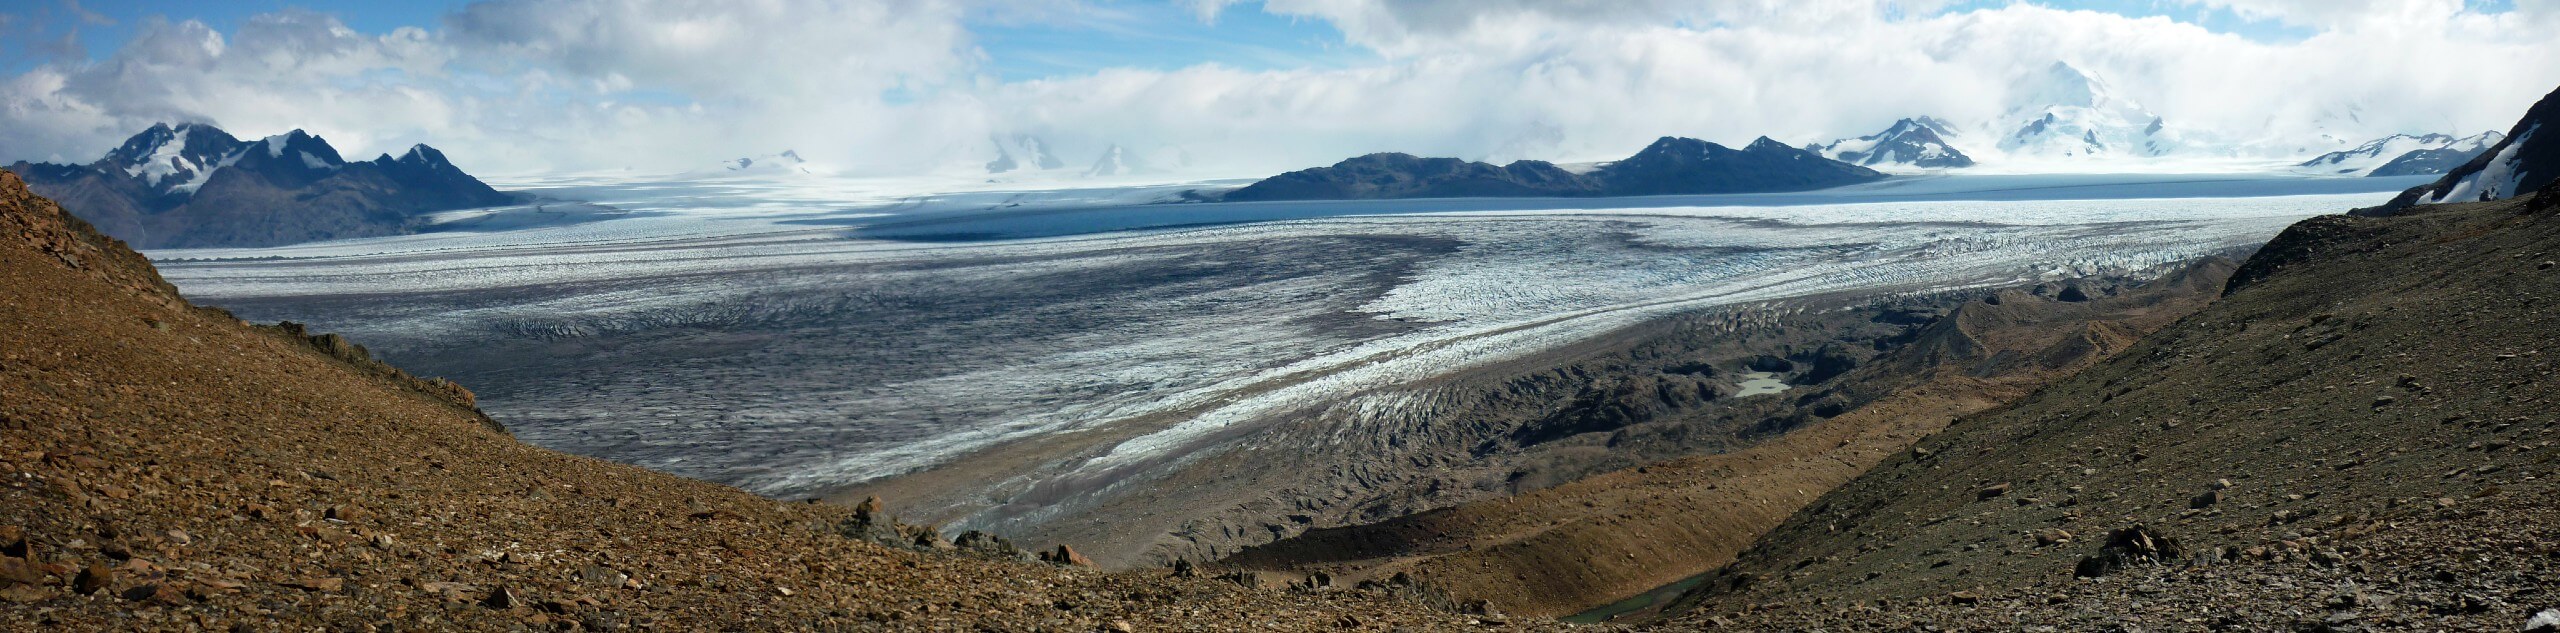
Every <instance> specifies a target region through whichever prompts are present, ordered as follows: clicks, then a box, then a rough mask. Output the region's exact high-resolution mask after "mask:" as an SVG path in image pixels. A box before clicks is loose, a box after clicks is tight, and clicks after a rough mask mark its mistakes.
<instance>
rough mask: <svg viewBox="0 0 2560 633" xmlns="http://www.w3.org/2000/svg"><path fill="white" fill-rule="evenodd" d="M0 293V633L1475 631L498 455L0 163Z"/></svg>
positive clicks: (475, 434) (467, 419)
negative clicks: (178, 274) (208, 290)
mask: <svg viewBox="0 0 2560 633" xmlns="http://www.w3.org/2000/svg"><path fill="white" fill-rule="evenodd" d="M0 288H6V289H7V292H0V331H7V332H9V333H10V334H9V335H8V336H5V337H0V474H6V475H7V477H6V479H7V484H6V486H5V487H0V600H5V601H7V602H9V603H10V605H9V607H8V608H5V609H0V630H13V631H36V630H42V631H135V630H206V629H213V630H377V629H378V628H379V627H381V626H383V625H384V623H396V624H394V626H397V627H399V628H403V629H426V630H510V629H516V630H521V629H525V628H548V629H555V630H614V629H622V628H631V629H651V628H658V629H673V630H710V629H718V630H962V629H984V630H1052V631H1092V630H1117V631H1130V630H1141V631H1144V630H1174V629H1181V630H1236V629H1242V628H1270V629H1281V630H1317V629H1334V628H1337V627H1339V628H1396V627H1410V628H1417V629H1456V628H1469V629H1474V628H1481V627H1484V626H1487V625H1489V624H1493V623H1496V622H1499V621H1500V620H1499V618H1492V617H1486V616H1472V617H1471V616H1459V615H1454V614H1450V613H1447V612H1443V611H1436V610H1431V609H1428V608H1425V607H1423V606H1418V605H1417V604H1416V603H1414V602H1411V601H1409V600H1406V599H1403V598H1399V597H1397V596H1399V595H1404V594H1408V593H1410V590H1409V589H1404V588H1397V587H1372V588H1348V587H1329V588H1313V589H1308V590H1301V591H1295V592H1285V593H1284V592H1268V591H1257V590H1252V589H1247V588H1244V587H1242V586H1240V585H1239V584H1238V583H1236V582H1233V581H1232V580H1221V579H1215V578H1211V577H1209V576H1212V575H1213V574H1212V573H1210V572H1207V570H1195V571H1194V573H1192V574H1190V575H1189V577H1182V576H1180V575H1177V574H1173V573H1170V572H1167V571H1163V570H1147V571H1139V572H1131V573H1126V574H1101V573H1096V572H1092V571H1090V570H1085V569H1080V568H1076V567H1073V566H1072V564H1073V563H1074V562H1076V561H1079V560H1081V558H1082V557H1081V556H1078V555H1074V554H1073V553H1072V552H1059V553H1060V554H1062V555H1060V556H1055V557H1052V558H1054V559H1056V560H1060V561H1064V562H1067V563H1069V566H1060V565H1057V564H1052V563H1048V562H1038V561H1026V560H1021V559H1020V556H1019V554H1018V551H1008V550H1007V549H1006V548H1004V547H1002V546H999V545H997V544H995V543H994V541H992V540H990V539H985V538H976V539H974V540H969V541H968V542H966V543H962V544H957V545H955V544H950V543H942V542H939V541H935V540H933V539H930V538H926V539H924V543H923V545H921V546H916V545H911V543H914V542H915V541H914V540H913V539H915V538H916V537H918V536H923V535H925V532H922V531H919V530H917V529H915V528H912V527H905V526H899V525H897V524H896V523H895V522H894V521H893V520H889V519H887V518H885V517H884V516H882V514H881V513H879V512H876V511H872V510H869V509H857V508H847V507H843V506H834V505H821V504H792V503H781V502H776V501H772V500H767V499H763V498H760V497H756V496H754V495H751V494H748V493H746V492H744V491H740V490H736V489H732V488H726V487H722V486H716V485H712V484H706V483H702V482H697V481H690V480H685V479H680V478H676V477H672V476H668V475H663V474H659V473H653V472H649V471H646V470H642V469H638V468H634V467H629V466H623V465H617V464H612V463H607V462H603V461H599V460H594V459H588V458H582V457H574V456H570V455H564V454H560V453H555V452H551V451H547V450H542V449H538V448H534V447H531V446H528V445H524V444H520V443H517V442H516V441H515V440H514V439H512V438H510V437H508V436H507V435H506V434H505V432H504V431H502V430H500V429H499V428H498V427H497V426H496V425H495V424H492V423H491V422H490V421H489V420H488V419H487V418H486V417H484V416H482V415H480V414H479V413H478V412H477V411H475V410H474V409H473V408H472V400H471V397H470V395H469V392H467V391H464V390H463V389H461V388H460V387H457V386H454V385H452V384H450V383H444V382H441V381H433V380H418V379H414V378H411V377H409V376H406V375H404V374H402V373H400V372H398V371H397V370H393V369H391V368H389V367H387V366H384V365H382V364H380V363H377V362H373V361H371V360H369V359H367V357H366V354H365V353H364V351H363V349H362V348H361V347H357V346H355V345H352V344H349V343H347V342H346V341H345V340H344V339H341V338H337V337H334V336H311V335H309V334H307V333H304V332H301V331H300V330H299V328H296V327H290V326H287V327H255V326H250V325H248V324H245V323H242V322H240V321H238V320H236V319H233V318H231V317H230V316H229V315H227V314H225V313H223V312H221V311H219V310H215V309H209V308H199V307H194V306H191V305H189V304H188V303H187V302H186V301H185V300H183V299H181V298H179V296H178V295H177V293H176V292H175V291H174V289H172V288H171V287H170V286H169V285H168V284H166V283H164V282H162V281H161V280H160V278H159V276H158V275H157V274H156V273H155V272H153V271H152V269H151V267H150V265H149V263H148V262H146V261H145V260H143V259H142V258H141V257H140V256H139V255H136V254H135V253H134V252H133V251H131V250H128V249H126V248H125V247H124V246H123V245H122V244H121V243H118V242H115V241H113V240H110V239H107V238H105V237H103V236H101V235H99V234H98V233H97V232H95V231H94V230H93V229H91V228H89V227H88V226H87V225H86V224H85V223H82V222H80V221H79V220H76V219H73V218H72V217H71V216H69V215H68V214H65V213H63V212H62V211H61V210H60V209H59V208H58V207H56V206H55V205H53V204H51V203H50V202H48V201H45V200H43V199H41V198H38V197H36V196H34V195H32V194H31V193H29V192H28V191H27V189H26V188H25V187H24V186H23V185H22V183H21V182H20V181H19V180H18V178H17V177H16V176H14V175H8V174H0ZM879 541H887V542H891V543H895V544H897V545H898V546H896V547H891V546H884V545H881V544H880V543H879ZM1042 545H1044V546H1046V545H1047V544H1042ZM955 548H956V549H957V550H958V551H931V550H954V549H955ZM961 552H983V554H968V553H961ZM1532 624H1534V623H1532ZM1519 626H1521V625H1517V624H1512V625H1502V626H1497V627H1495V628H1518V627H1519Z"/></svg>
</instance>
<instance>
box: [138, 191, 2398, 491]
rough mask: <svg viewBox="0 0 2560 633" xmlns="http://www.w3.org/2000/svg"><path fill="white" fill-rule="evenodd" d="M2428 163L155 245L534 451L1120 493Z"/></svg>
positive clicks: (2160, 261) (976, 196)
mask: <svg viewBox="0 0 2560 633" xmlns="http://www.w3.org/2000/svg"><path fill="white" fill-rule="evenodd" d="M2417 180H2423V178H2421V179H2417ZM2414 182H2416V181H2415V180H2404V179H2352V180H2351V179H2335V178H2330V179H2303V178H2288V177H2264V178H2235V177H2184V176H2144V177H2120V178H2106V177H2085V176H2081V177H2049V178H2038V177H2021V176H2004V177H1943V178H1934V179H1932V178H1920V179H1896V180H1891V181H1887V182H1885V183H1879V184H1878V185H1873V186H1868V187H1866V188H1852V189H1853V190H1833V191H1827V192H1811V193H1805V194H1787V195H1774V196H1689V197H1665V198H1630V199H1601V200H1593V199H1580V200H1518V199H1505V200H1416V201H1386V202H1361V203H1305V204H1144V203H1147V202H1151V201H1156V200H1169V199H1173V198H1174V197H1176V196H1177V195H1178V194H1179V192H1180V190H1181V189H1183V188H1189V187H1199V186H1203V185H1200V184H1196V183H1195V184H1192V185H1176V186H1138V187H1115V188H1109V189H1099V190H1044V191H1035V190H1023V191H996V190H985V191H976V192H965V193H961V194H952V195H940V196H912V195H898V194H896V193H895V192H894V191H889V190H888V189H884V188H879V187H872V186H869V185H861V184H846V183H844V182H840V181H832V180H829V181H809V182H797V181H794V182H775V181H758V180H737V181H729V180H716V179H715V180H697V181H685V182H618V181H611V180H605V179H563V180H553V181H540V182H528V183H518V187H519V188H524V189H529V190H531V191H533V192H535V193H539V194H542V195H545V196H550V197H553V198H557V199H562V201H547V202H544V203H541V204H537V205H528V206H525V207H509V208H504V209H493V210H479V211H472V212H458V213H455V214H451V215H450V216H448V217H447V218H445V220H446V221H447V222H448V223H449V226H450V228H452V230H448V231H443V232H435V233H427V234H421V235H413V236H402V237H393V238H377V239H363V240H348V241H340V242H329V243H319V244H308V245H300V246H291V247H282V248H267V249H227V250H169V251H157V252H153V253H151V255H152V256H153V257H154V258H156V259H158V260H159V261H160V264H161V266H162V270H163V272H164V273H165V274H166V275H167V276H168V277H169V278H170V280H171V281H173V282H175V283H176V284H177V285H178V286H179V287H180V288H181V289H182V290H184V291H185V292H186V293H187V294H188V295H189V296H190V297H191V298H194V299H195V300H197V301H200V302H205V303H210V304H214V305H221V306H225V307H229V308H231V309H233V310H234V311H236V312H237V313H239V314H240V315H241V316H242V317H244V318H248V319H252V320H261V321H271V320H278V319H290V320H295V321H302V322H305V323H309V324H311V325H312V326H314V327H315V328H316V329H318V330H321V331H336V332H344V333H347V334H349V335H351V336H353V337H355V338H356V339H357V340H360V341H363V342H365V343H366V344H367V345H369V346H370V347H372V348H373V349H374V350H375V351H376V352H377V354H379V355H381V356H384V357H387V358H388V359H389V360H391V361H392V362H394V363H397V364H399V365H401V366H403V367H406V368H409V369H412V370H413V371H415V372H417V373H420V374H423V375H441V376H447V377H451V378H455V379H457V380H459V381H461V382H462V383H463V384H465V385H468V386H470V387H471V388H473V389H474V390H476V391H478V392H479V394H480V396H481V403H482V406H483V407H484V408H486V409H487V410H488V411H489V412H490V413H491V414H492V415H494V416H496V417H497V418H498V419H500V420H502V421H504V422H506V423H507V424H508V425H509V426H510V427H511V428H512V429H514V430H515V432H516V433H517V434H518V435H519V437H521V438H523V439H525V440H527V441H530V442H533V443H536V444H539V445H543V446H548V447H552V448H556V449H560V450H564V451H569V452H574V453H580V454H586V455H593V456H597V457H603V458H607V459H613V460H618V461H624V462H630V463H635V464H639V465H642V466H646V467H650V468H654V469H659V470H664V471H669V472H674V473H678V474H682V475H688V476H693V477H699V478H703V479H708V480H713V481H719V482H724V483H731V484H736V485H740V486H743V487H746V488H748V489H751V490H755V491H758V492H761V493H765V494H770V495H775V496H799V495H806V494H810V493H814V492H820V491H825V490H829V489H834V488H839V487H842V486H845V485H849V484H855V483H859V482H864V481H869V480H873V479H877V478H882V477H891V476H896V475H900V474H903V473H911V472H915V471H918V470H922V469H926V468H930V467H933V466H935V465H937V464H942V463H945V462H948V461H950V460H955V459H965V458H967V457H968V456H970V455H972V454H976V453H979V452H981V451H985V450H988V449H991V448H995V447H1000V446H1005V445H1007V444H1008V443H1013V442H1022V441H1029V440H1039V439H1041V438H1048V437H1059V436H1061V434H1067V433H1081V432H1088V431H1092V432H1100V431H1102V430H1108V431H1109V434H1110V437H1112V438H1115V439H1114V440H1112V441H1111V442H1109V443H1108V444H1107V445H1105V448H1104V449H1103V450H1098V451H1093V452H1090V453H1087V454H1083V455H1082V456H1080V457H1077V458H1076V459H1078V460H1081V461H1077V462H1072V463H1067V464H1063V465H1056V464H1052V465H1049V468H1051V471H1052V472H1065V473H1067V475H1066V476H1069V477H1092V478H1095V479H1096V480H1097V481H1109V480H1113V479H1116V478H1117V477H1118V476H1120V475H1125V474H1127V473H1128V472H1130V471H1131V469H1146V468H1167V467H1172V465H1175V464H1179V463H1181V462H1183V461H1185V460H1186V459H1187V458H1189V457H1191V456H1196V455H1202V454H1208V452H1212V451H1217V450H1223V448H1222V447H1224V446H1226V444H1225V442H1227V441H1229V440H1230V439H1232V438H1234V437H1236V436H1238V435H1239V434H1249V433H1250V432H1251V431H1252V430H1253V429H1254V428H1256V427H1255V425H1256V424H1257V423H1259V422H1261V421H1264V420H1269V419H1271V418H1272V416H1275V415H1280V414H1284V413H1287V412H1291V411H1301V410H1307V409H1308V408H1310V407H1348V408H1351V409H1353V410H1368V409H1364V407H1365V408H1375V409H1378V410H1381V411H1383V410H1388V409H1393V408H1395V407H1396V406H1398V405H1396V404H1395V402H1394V395H1395V394H1396V393H1397V392H1396V388H1397V387H1398V386H1399V385H1405V384H1410V383H1412V382H1414V381H1418V380H1424V379H1427V378H1431V377H1434V376H1440V375H1446V374H1448V373H1450V372H1454V371H1459V370H1463V369H1466V368H1470V367H1478V366H1482V365H1484V364H1486V363H1492V362H1498V361H1502V360H1505V359H1514V358H1518V357H1520V356H1521V355H1524V354H1532V353H1536V352H1538V351H1541V350H1547V349H1552V348H1555V347H1557V346H1560V345H1565V344H1569V343H1573V342H1576V341H1581V340H1585V339H1588V338H1589V337H1592V336H1595V335H1597V334H1601V333H1604V332H1608V331H1611V330H1614V329H1618V328H1623V327H1626V326H1629V325H1632V324H1636V323H1641V322H1644V321H1647V320H1650V319H1657V318H1662V317H1664V316H1667V315H1672V314H1678V313H1682V312H1685V311H1693V310H1699V309H1703V308H1710V307H1716V306H1735V305H1750V304H1757V303H1764V302H1780V301H1784V300H1786V299H1789V298H1793V297H1804V296H1808V295H1814V294H1822V293H1838V292H1851V293H1904V292H1922V291H1933V290H1946V289H1962V288H1973V287H1983V286H1992V285H2000V284H2009V283H2015V282H2020V281H2032V280H2039V279H2051V278H2058V277H2065V276H2076V275H2082V274H2089V273H2094V272H2100V271H2114V272H2140V271H2153V270H2156V269H2158V268H2160V267H2161V266H2163V265H2165V264H2172V263H2176V262H2182V261H2187V260H2192V259H2195V258H2198V257H2202V256H2206V255H2211V254H2218V253H2231V252H2234V251H2236V250H2240V249H2246V248H2250V247H2252V246H2254V245H2255V244H2258V243H2261V242H2263V241H2265V240H2266V239H2267V238H2269V237H2271V236H2272V235H2274V234H2275V233H2276V232H2277V231H2278V230H2281V229H2282V228H2283V227H2285V226H2286V225H2288V224H2290V223H2292V222H2294V221H2296V220H2299V219H2301V218H2303V217H2307V216H2311V215H2316V214H2322V213H2334V212H2340V211H2344V210H2346V209H2348V208H2351V207H2356V206H2364V205H2371V204H2376V203H2380V202H2382V201H2384V200H2386V199H2388V198H2389V197H2390V195H2391V193H2393V192H2395V191H2397V189H2398V188H2400V187H2406V186H2408V185H2409V184H2413V183H2414ZM1207 186H1215V184H1214V183H1212V184H1211V185H1207ZM2266 194H2283V195H2266ZM568 200H575V201H580V202H571V201H568ZM990 494H997V493H996V492H994V491H991V492H990ZM1092 494H1118V493H1117V492H1113V491H1111V490H1109V489H1108V487H1107V486H1101V487H1097V488H1096V490H1095V491H1094V492H1093V493H1092ZM973 520H974V519H973ZM986 520H990V521H991V520H994V519H992V518H989V519H986ZM1005 520H1021V518H1020V517H1010V518H1006V519H1005ZM966 523H968V522H967V521H963V522H962V524H966Z"/></svg>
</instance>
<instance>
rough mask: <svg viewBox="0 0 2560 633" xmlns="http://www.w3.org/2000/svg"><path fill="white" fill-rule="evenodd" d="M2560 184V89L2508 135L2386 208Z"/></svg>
mask: <svg viewBox="0 0 2560 633" xmlns="http://www.w3.org/2000/svg"><path fill="white" fill-rule="evenodd" d="M2554 182H2560V90H2553V91H2551V94H2548V95H2543V97H2542V101H2540V102H2536V103H2534V104H2533V108H2532V109H2528V110H2525V112H2524V118H2522V119H2518V120H2517V121H2516V126H2515V127H2514V128H2513V129H2510V130H2508V131H2507V134H2506V138H2504V139H2501V140H2499V141H2498V142H2497V144H2495V145H2491V146H2489V149H2488V150H2487V151H2483V152H2481V153H2480V154H2479V155H2478V156H2473V157H2472V158H2471V160H2470V161H2468V162H2464V163H2463V164H2462V165H2461V166H2459V167H2455V168H2453V169H2452V170H2449V171H2446V172H2445V174H2444V177H2443V178H2439V179H2437V180H2436V181H2435V182H2432V183H2428V184H2425V185H2420V186H2417V187H2413V188H2410V189H2409V190H2408V191H2404V192H2401V193H2400V196H2399V197H2397V198H2393V199H2391V203H2390V204H2387V205H2384V206H2383V208H2384V209H2399V208H2404V207H2407V206H2409V205H2413V204H2437V203H2447V202H2479V201H2483V200H2502V199H2506V198H2512V197H2516V196H2520V195H2524V194H2527V193H2532V192H2535V191H2541V190H2544V189H2546V188H2549V187H2551V186H2552V183H2554Z"/></svg>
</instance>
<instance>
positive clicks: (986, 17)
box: [0, 0, 2514, 81]
mask: <svg viewBox="0 0 2560 633" xmlns="http://www.w3.org/2000/svg"><path fill="white" fill-rule="evenodd" d="M2021 1H2022V0H1963V1H1960V2H1956V3H1953V4H1951V5H1950V6H1948V7H1947V9H1946V10H1947V11H1964V10H1969V9H1974V8H1983V7H1997V6H2002V5H2008V4H2013V3H2019V2H2021ZM2466 1H2467V3H2468V4H2469V5H2471V6H2472V7H2473V8H2474V9H2475V10H2480V11H2487V12H2497V11H2504V10H2507V9H2508V8H2511V7H2512V6H2513V3H2514V0H2466ZM2027 3H2028V4H2040V5H2045V6H2051V7H2055V8H2063V9H2086V10H2093V11H2103V12H2109V13H2116V14H2121V15H2127V16H2134V17H2147V16H2166V17H2169V18H2171V19H2175V20H2178V21H2182V22H2189V23H2193V24H2196V25H2199V26H2203V27H2205V28H2207V29H2210V30H2213V31H2216V32H2223V33H2232V34H2236V35H2241V36H2244V37H2248V38H2250V39H2253V40H2260V41H2286V40H2292V39H2299V38H2302V37H2306V36H2308V35H2310V34H2312V33H2313V31H2312V30H2311V29H2310V28H2307V27H2304V26H2299V25H2292V24H2285V23H2282V22H2279V21H2276V20H2267V19H2260V20H2250V19H2244V18H2243V17H2241V16H2240V15H2238V14H2236V13H2235V12H2233V11H2231V10H2228V9H2206V8H2198V7H2195V6H2188V5H2186V4H2183V3H2179V2H2167V1H2162V0H2050V1H2044V2H2027ZM467 4H470V3H469V2H468V1H466V0H402V1H399V2H381V1H365V0H222V1H218V2H205V1H201V0H199V1H170V0H8V2H5V3H0V14H7V15H12V16H16V17H15V18H14V21H15V22H17V23H16V24H12V25H9V27H8V28H6V29H0V69H4V70H7V71H9V72H23V71H24V70H26V69H27V68H29V67H31V66H34V65H36V64H39V63H43V62H45V61H48V60H52V59H54V58H55V57H58V55H57V54H56V53H54V52H51V51H50V47H51V46H52V44H53V43H55V42H56V41H58V39H59V38H61V37H63V36H65V35H67V34H76V37H77V42H78V44H79V46H80V48H81V50H83V51H84V52H85V54H86V56H87V57H88V58H90V59H99V58H104V57H106V56H107V55H109V54H112V53H113V52H114V51H115V49H116V47H117V46H119V45H121V44H122V43H123V42H124V40H125V39H126V38H128V37H130V36H131V35H132V33H133V32H134V29H135V28H136V27H137V25H140V24H142V23H143V22H144V21H146V20H150V19H154V18H165V19H170V20H196V21H199V22H203V23H205V24H207V25H210V26H212V27H213V28H214V29H215V30H217V31H221V32H224V33H229V32H232V31H234V30H235V29H236V28H237V27H238V26H239V25H240V23H241V22H243V21H245V20H247V19H248V18H249V17H250V16H254V15H258V14H262V13H271V12H276V11H283V10H287V9H303V10H310V11H316V12H320V13H325V14H328V15H331V16H334V17H336V18H338V19H339V20H340V21H342V22H345V23H346V24H347V26H349V27H351V28H354V29H356V30H358V31H362V32H367V33H380V32H387V31H390V30H393V29H396V28H400V27H404V26H414V27H420V28H426V29H429V30H434V29H436V28H438V27H439V26H440V25H441V19H442V16H443V15H444V14H446V13H448V12H450V11H453V10H455V9H458V8H460V7H462V6H464V5H467ZM972 27H973V28H972V33H973V34H974V35H975V36H976V44H977V45H978V46H979V47H980V48H981V49H983V50H984V51H985V52H986V55H987V60H986V67H985V68H984V70H985V71H986V72H989V73H991V74H993V75H994V76H995V77H997V78H998V79H1000V80H1004V81H1020V80H1025V79H1039V78H1045V77H1057V76H1069V75H1082V74H1089V73H1091V72H1093V71H1095V70H1099V69H1103V68H1140V69H1151V70H1167V69H1173V68H1180V67H1185V66H1192V65H1196V64H1202V63H1215V64H1221V65H1225V66H1229V67H1234V68H1240V69H1247V70H1267V69H1279V68H1334V67H1342V66H1347V65H1353V64H1358V63H1362V62H1366V61H1371V60H1373V56H1372V55H1370V54H1369V53H1368V52H1366V51H1363V50H1360V49H1359V48H1358V47H1355V46H1353V45H1351V44H1349V43H1347V42H1345V41H1344V40H1343V37H1342V34H1341V33H1340V32H1339V31H1337V30H1335V28H1334V26H1333V25H1332V24H1331V23H1329V22H1326V21H1323V20H1318V19H1312V18H1299V17H1289V16H1279V15H1272V14H1269V13H1265V12H1263V11H1259V10H1255V8H1254V7H1251V6H1238V7H1232V8H1230V9H1229V10H1227V11H1224V12H1222V13H1221V14H1220V15H1219V16H1218V18H1217V19H1216V20H1215V21H1214V22H1211V23H1203V22H1202V21H1201V20H1200V18H1199V16H1198V14H1197V13H1196V12H1195V11H1193V10H1192V9H1191V8H1189V7H1185V6H1181V5H1179V4H1176V3H1173V2H1168V1H1157V0H1100V1H1097V2H1094V3H1092V4H1091V5H1090V7H1089V9H1088V10H1084V11H1077V12H1073V13H1066V14H1059V13H1046V14H1043V17H1042V18H1041V19H1009V18H1007V17H1006V16H1004V15H1002V14H1001V13H998V12H992V11H989V12H981V14H979V15H976V16H974V19H973V20H972Z"/></svg>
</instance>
